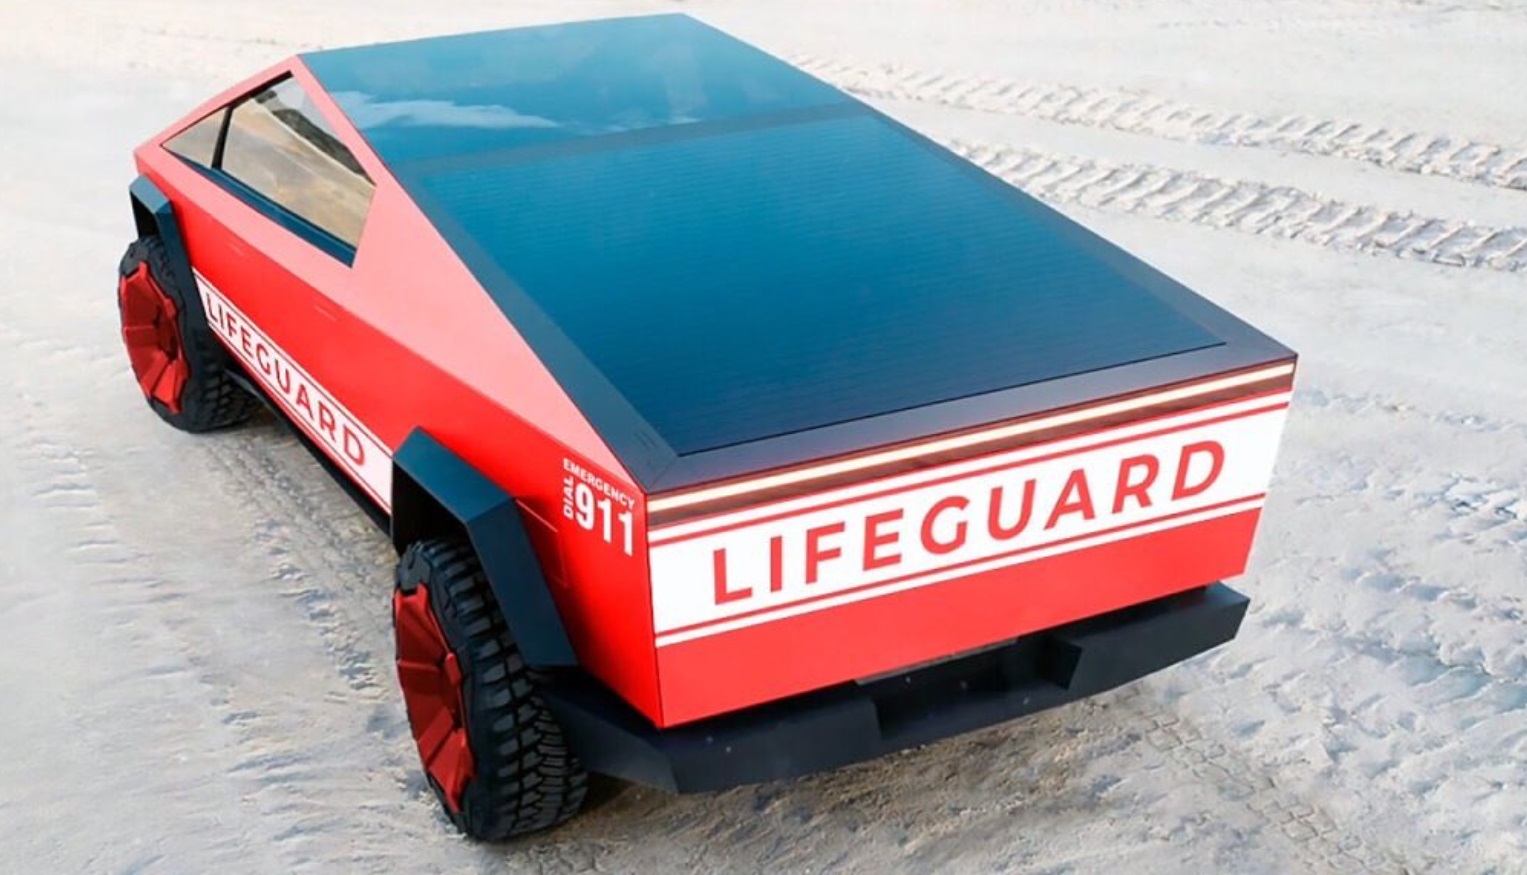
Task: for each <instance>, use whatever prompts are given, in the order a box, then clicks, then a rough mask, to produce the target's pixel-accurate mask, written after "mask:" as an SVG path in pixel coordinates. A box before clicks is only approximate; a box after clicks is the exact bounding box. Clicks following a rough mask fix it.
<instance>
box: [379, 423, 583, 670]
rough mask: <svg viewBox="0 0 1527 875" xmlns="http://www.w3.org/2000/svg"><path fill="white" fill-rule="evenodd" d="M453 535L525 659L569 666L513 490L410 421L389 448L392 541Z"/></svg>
mask: <svg viewBox="0 0 1527 875" xmlns="http://www.w3.org/2000/svg"><path fill="white" fill-rule="evenodd" d="M452 536H459V537H463V538H465V539H466V540H467V542H468V543H470V544H471V545H472V549H473V550H474V551H475V552H476V553H477V559H478V561H479V562H481V563H482V567H483V572H484V573H485V574H486V575H487V578H488V586H489V588H490V589H491V590H492V591H493V596H494V598H495V599H497V600H498V605H499V609H500V610H501V611H502V612H503V615H504V622H505V623H506V624H507V625H508V627H509V634H510V635H512V636H513V637H514V640H515V643H516V644H517V645H518V646H519V648H520V654H521V656H523V657H524V659H525V662H526V663H527V664H529V665H531V666H534V667H536V668H561V667H572V666H576V665H577V664H578V658H577V656H576V655H575V654H574V653H573V646H572V641H571V639H569V638H568V635H567V629H566V627H565V626H564V625H563V623H562V616H561V614H559V613H558V612H557V606H556V603H555V602H554V601H553V600H552V597H551V588H550V586H549V585H548V583H547V580H546V575H545V574H544V573H543V572H542V570H541V563H540V560H539V559H537V558H536V554H535V550H534V548H533V547H532V546H531V542H530V534H529V532H528V531H526V529H525V523H524V518H523V517H522V516H521V515H520V510H519V507H518V505H517V503H516V502H515V499H514V496H512V495H510V494H509V493H508V492H506V491H505V490H504V489H502V488H501V487H499V486H498V484H496V483H494V482H493V481H491V480H489V479H488V478H487V477H485V476H483V475H482V474H481V473H480V472H478V471H477V470H476V469H475V468H473V467H472V466H471V465H470V464H468V463H467V462H466V461H465V460H463V459H462V458H461V457H460V456H458V455H456V454H455V453H454V452H452V451H451V450H450V449H449V448H448V447H446V446H445V445H444V444H442V443H440V442H439V441H438V440H436V439H435V438H434V437H433V436H432V435H430V434H429V433H428V432H426V431H425V430H423V429H422V428H416V429H414V430H413V431H412V432H411V433H410V434H409V435H408V438H407V439H405V440H404V441H403V445H402V446H400V447H398V450H397V452H396V453H395V454H394V455H393V477H392V543H393V546H394V547H395V548H396V549H397V551H398V552H399V553H400V554H401V553H402V552H403V551H404V550H406V549H407V548H408V545H409V544H411V543H413V542H415V541H419V540H423V539H425V538H436V537H452Z"/></svg>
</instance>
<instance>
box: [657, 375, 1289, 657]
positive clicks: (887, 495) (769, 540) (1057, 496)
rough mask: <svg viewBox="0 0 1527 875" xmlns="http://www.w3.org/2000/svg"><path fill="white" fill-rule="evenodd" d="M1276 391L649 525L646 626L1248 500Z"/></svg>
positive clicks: (686, 635)
mask: <svg viewBox="0 0 1527 875" xmlns="http://www.w3.org/2000/svg"><path fill="white" fill-rule="evenodd" d="M1288 402H1289V393H1287V392H1281V393H1278V394H1276V395H1271V396H1264V397H1261V398H1256V399H1250V400H1246V401H1237V402H1227V403H1223V404H1218V405H1212V406H1210V407H1206V408H1202V409H1199V410H1194V411H1188V412H1185V413H1182V414H1177V415H1174V416H1167V417H1162V418H1160V419H1157V420H1153V421H1150V422H1146V423H1129V424H1126V425H1121V426H1116V427H1113V428H1109V429H1104V430H1102V431H1099V432H1094V433H1091V434H1088V435H1084V436H1078V437H1075V438H1066V439H1061V440H1057V441H1052V442H1050V443H1047V444H1043V445H1037V446H1026V447H1019V448H1017V449H1014V450H1009V451H1007V452H1003V453H993V454H991V455H989V456H986V457H983V458H980V459H972V460H962V461H960V462H956V463H951V464H948V465H943V466H940V467H936V468H932V469H928V470H925V471H917V472H913V473H908V474H903V475H898V476H893V477H887V478H883V479H881V480H877V481H873V482H871V483H868V484H856V485H855V486H852V487H845V488H842V489H837V490H831V491H829V492H825V493H821V494H818V495H813V496H809V497H806V498H801V499H791V500H787V501H781V502H776V503H774V504H770V505H766V506H764V507H759V508H749V509H747V510H745V511H740V512H737V513H733V514H723V515H720V516H718V517H712V518H708V519H706V520H703V521H697V522H696V523H693V524H683V525H678V526H674V527H671V528H669V529H663V530H661V533H657V532H655V533H654V537H653V538H652V540H651V541H650V552H649V566H650V569H651V576H652V612H653V613H652V616H653V633H654V636H655V637H656V640H657V644H658V646H660V647H661V646H668V645H671V644H677V643H680V642H683V641H691V640H694V639H696V638H702V637H705V636H708V635H716V634H721V633H723V632H727V631H731V630H735V629H742V628H746V627H748V626H754V625H758V624H760V623H768V622H773V621H776V620H781V619H784V618H787V617H794V616H799V615H801V614H805V613H810V612H813V611H821V610H827V609H830V608H834V607H837V606H839V605H845V604H850V603H853V602H857V601H862V600H864V599H869V598H879V597H882V596H886V595H891V594H893V593H898V592H903V591H905V590H909V589H914V588H917V587H922V586H928V585H930V584H936V583H942V582H945V581H950V580H955V579H957V578H962V577H967V576H969V575H972V574H978V573H981V572H984V571H990V570H993V569H998V568H1006V567H1009V566H1014V565H1021V564H1023V563H1026V562H1033V561H1036V560H1038V559H1043V558H1046V557H1050V556H1058V555H1061V554H1063V553H1070V552H1074V551H1078V550H1086V549H1090V548H1092V547H1096V546H1099V545H1102V544H1109V543H1113V542H1116V541H1122V540H1125V539H1129V538H1135V537H1139V536H1142V535H1146V534H1150V533H1152V532H1160V531H1166V530H1168V529H1175V528H1179V527H1182V526H1190V525H1194V524H1196V523H1200V522H1204V521H1207V520H1212V519H1218V518H1220V517H1224V516H1228V515H1231V514H1237V513H1242V512H1245V511H1250V510H1255V509H1256V508H1259V507H1261V504H1262V497H1263V495H1264V493H1266V491H1267V485H1268V481H1269V480H1270V478H1271V475H1272V468H1273V460H1274V458H1275V456H1276V454H1277V445H1278V440H1279V437H1280V435H1281V434H1282V430H1283V421H1284V419H1285V417H1286V413H1287V409H1288Z"/></svg>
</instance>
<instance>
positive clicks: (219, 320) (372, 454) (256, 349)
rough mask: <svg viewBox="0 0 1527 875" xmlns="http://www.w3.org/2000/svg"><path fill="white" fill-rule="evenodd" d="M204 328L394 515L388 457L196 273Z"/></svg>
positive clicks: (375, 440) (360, 425) (367, 432)
mask: <svg viewBox="0 0 1527 875" xmlns="http://www.w3.org/2000/svg"><path fill="white" fill-rule="evenodd" d="M196 286H197V288H198V289H199V290H200V291H201V299H202V306H203V308H204V309H205V310H206V313H207V323H208V324H209V325H210V326H211V327H212V331H213V333H214V334H216V335H217V338H218V340H220V341H221V342H222V344H223V346H225V347H227V348H228V351H229V352H230V353H232V354H233V357H234V358H236V359H238V360H239V362H240V363H242V364H243V365H244V370H245V371H246V372H247V373H248V374H249V375H250V376H251V377H253V378H254V379H255V380H256V381H257V382H258V383H259V384H260V385H261V386H262V387H264V389H265V392H266V394H268V395H269V396H270V397H271V398H272V399H274V400H275V402H276V403H277V404H279V405H280V406H281V409H282V410H284V411H286V415H287V417H288V418H290V419H291V420H292V421H293V422H295V423H296V424H297V427H298V428H300V429H302V431H303V433H305V434H306V435H307V436H308V437H309V438H310V439H312V440H313V442H314V443H316V444H317V445H318V446H319V447H321V448H322V449H323V451H324V454H325V455H327V456H328V457H329V458H330V459H332V460H333V461H334V463H335V464H337V465H338V466H339V467H340V468H341V469H342V470H344V472H345V473H346V474H348V475H349V476H350V479H351V480H353V481H354V482H355V483H356V485H358V486H359V487H360V488H361V489H362V490H364V491H365V492H366V494H367V495H369V496H371V499H372V500H373V501H375V502H376V503H377V504H378V505H380V506H381V508H382V509H383V510H385V511H388V512H391V510H392V501H391V499H392V453H391V452H390V451H389V450H388V449H387V445H386V444H384V443H382V442H381V441H380V440H379V439H378V438H377V436H376V435H374V434H372V433H371V430H370V429H368V428H366V425H365V423H362V422H361V421H360V420H359V419H358V418H356V417H355V416H354V415H353V414H352V413H350V411H349V410H347V409H346V408H345V407H344V405H342V404H340V403H339V402H338V401H336V400H335V399H334V396H333V395H331V394H329V392H328V390H327V389H325V388H323V386H321V385H319V383H318V381H317V380H314V379H313V378H312V376H311V375H309V374H308V372H307V371H306V370H304V369H303V368H302V366H301V365H299V364H297V362H296V361H295V360H294V359H293V358H292V357H291V356H290V355H288V354H287V353H286V351H285V350H283V349H281V347H279V346H277V345H276V344H275V343H274V342H273V341H271V339H270V338H269V337H267V336H266V335H265V333H264V332H263V331H261V330H260V329H259V327H258V326H256V325H255V323H254V322H252V321H250V319H249V318H248V317H247V316H245V315H244V313H243V312H242V311H241V310H239V308H238V307H235V306H234V305H233V303H232V302H231V301H229V300H228V299H227V298H226V297H225V296H224V295H223V293H222V292H220V291H218V290H217V288H216V287H214V286H213V285H212V283H210V282H208V281H207V278H206V277H204V276H202V275H201V273H199V272H197V273H196Z"/></svg>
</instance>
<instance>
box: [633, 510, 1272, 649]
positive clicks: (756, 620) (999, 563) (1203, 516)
mask: <svg viewBox="0 0 1527 875" xmlns="http://www.w3.org/2000/svg"><path fill="white" fill-rule="evenodd" d="M1262 501H1263V499H1262V498H1261V497H1256V498H1248V499H1246V500H1245V501H1239V502H1235V503H1232V504H1228V505H1226V506H1224V507H1220V508H1215V509H1214V510H1209V511H1204V512H1203V513H1196V514H1192V515H1190V516H1185V517H1180V518H1178V519H1173V520H1166V521H1164V522H1156V523H1150V524H1147V525H1143V526H1140V527H1138V528H1132V529H1127V530H1125V531H1120V532H1111V533H1109V534H1106V535H1099V536H1097V537H1095V538H1087V539H1085V540H1081V541H1075V542H1072V543H1068V544H1063V545H1060V546H1056V547H1043V548H1039V549H1035V550H1033V551H1032V552H1028V553H1021V554H1019V555H1017V556H1012V557H1008V558H1006V559H994V560H992V561H989V562H982V563H980V564H977V565H972V566H969V567H966V568H959V569H956V570H954V571H944V572H937V573H933V574H929V575H926V576H923V577H917V578H913V579H909V580H904V581H900V582H897V583H894V584H890V585H887V586H882V587H875V588H870V589H863V590H857V591H855V592H850V593H845V594H844V595H841V596H836V597H834V598H828V599H822V600H821V601H816V602H810V603H807V604H804V605H794V606H789V607H784V608H780V609H779V610H775V611H768V612H765V613H761V614H753V615H750V616H747V617H741V618H739V619H736V620H728V621H724V622H720V623H714V624H711V625H708V626H700V627H697V628H693V629H687V630H685V631H682V632H673V633H670V634H668V635H661V636H659V637H658V639H657V646H659V647H667V646H668V645H670V644H682V643H684V642H685V641H693V640H695V639H697V638H707V637H709V636H711V635H720V634H722V633H725V632H733V631H736V630H737V629H746V628H747V627H749V626H757V625H761V624H763V623H772V622H774V621H775V620H783V619H786V618H788V617H798V616H800V615H801V614H809V613H812V612H814V611H824V610H827V609H829V608H836V607H841V606H843V605H849V604H853V603H854V602H862V601H864V600H866V599H875V598H881V597H882V596H888V595H893V594H895V593H898V592H906V591H907V590H909V589H918V588H920V587H924V586H932V585H933V584H935V583H944V582H945V581H949V580H957V579H959V578H961V577H969V576H971V575H974V574H981V573H983V572H986V571H995V570H997V569H999V568H1011V567H1012V566H1014V565H1022V564H1024V563H1026V562H1037V561H1039V560H1040V559H1049V558H1050V557H1052V556H1062V555H1064V554H1066V553H1074V552H1076V551H1078V550H1086V549H1088V548H1090V547H1100V546H1102V545H1104V544H1112V543H1115V542H1117V541H1124V540H1127V539H1129V538H1138V537H1141V536H1143V535H1151V534H1155V533H1156V532H1165V531H1167V530H1169V529H1175V528H1178V527H1180V526H1191V525H1193V524H1194V523H1202V522H1207V521H1209V520H1215V519H1219V518H1220V517H1226V516H1232V515H1234V514H1238V513H1245V512H1246V511H1248V510H1259V509H1261V507H1262Z"/></svg>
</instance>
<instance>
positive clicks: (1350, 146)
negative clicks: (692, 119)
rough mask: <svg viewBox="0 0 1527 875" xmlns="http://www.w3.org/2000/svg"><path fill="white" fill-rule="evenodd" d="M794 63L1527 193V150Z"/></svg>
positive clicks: (984, 81) (1058, 88) (870, 89)
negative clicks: (1525, 191)
mask: <svg viewBox="0 0 1527 875" xmlns="http://www.w3.org/2000/svg"><path fill="white" fill-rule="evenodd" d="M792 61H793V63H795V64H796V65H797V66H800V67H801V68H803V69H805V70H806V71H807V72H809V73H812V74H813V75H816V76H819V77H821V78H822V79H825V80H827V81H828V82H830V83H832V84H833V85H835V86H837V87H839V88H841V89H843V90H844V91H847V92H849V93H850V94H853V95H856V96H858V97H864V98H870V99H883V100H904V101H913V102H917V103H931V104H937V105H940V106H948V107H953V108H956V109H968V110H975V111H977V112H986V113H995V114H1000V115H1015V116H1026V117H1029V118H1035V119H1040V120H1042V121H1047V122H1054V123H1056V124H1063V125H1077V126H1080V127H1089V128H1103V129H1107V130H1114V131H1121V132H1124V133H1130V134H1142V135H1146V136H1151V137H1159V138H1162V139H1169V140H1178V141H1182V142H1189V143H1203V144H1208V145H1219V146H1238V147H1244V148H1252V149H1270V150H1275V151H1280V152H1294V153H1299V154H1304V155H1315V156H1321V157H1331V158H1341V159H1345V160H1349V161H1359V162H1363V163H1366V164H1372V165H1375V166H1377V167H1382V168H1384V169H1386V170H1394V171H1397V172H1401V173H1415V174H1422V175H1429V176H1441V177H1446V178H1448V179H1456V180H1459V181H1461V182H1468V183H1474V184H1477V185H1484V186H1489V187H1492V188H1507V189H1518V190H1527V148H1524V147H1521V146H1508V145H1503V144H1499V143H1490V142H1485V141H1481V140H1474V139H1470V138H1466V137H1456V136H1449V135H1445V134H1435V133H1424V132H1419V131H1410V130H1402V129H1400V130H1397V129H1394V128H1390V127H1386V126H1382V125H1375V124H1371V123H1368V122H1360V121H1354V120H1351V119H1331V118H1320V117H1317V116H1309V115H1274V116H1260V115H1256V114H1254V113H1245V112H1231V111H1228V110H1220V109H1208V108H1205V107H1200V106H1195V105H1192V104H1188V103H1182V102H1178V101H1173V100H1166V99H1163V98H1159V97H1153V96H1151V95H1149V94H1147V93H1145V92H1141V91H1133V90H1126V89H1104V88H1078V87H1075V86H1071V85H1059V84H1042V83H1031V82H1021V81H1016V80H1011V79H1002V78H995V77H985V76H965V75H959V74H952V73H933V72H927V71H921V70H916V69H911V68H907V67H902V66H899V65H894V64H892V65H883V66H878V67H874V66H862V65H857V64H849V63H840V62H837V61H832V60H828V59H823V58H816V57H796V58H793V59H792Z"/></svg>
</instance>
